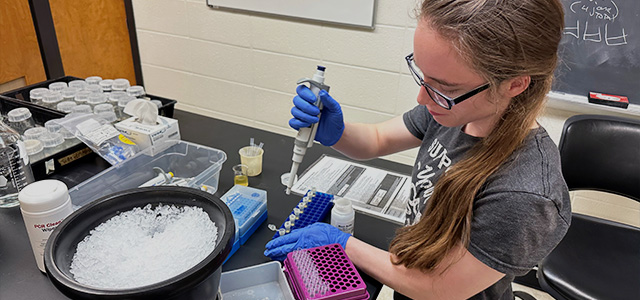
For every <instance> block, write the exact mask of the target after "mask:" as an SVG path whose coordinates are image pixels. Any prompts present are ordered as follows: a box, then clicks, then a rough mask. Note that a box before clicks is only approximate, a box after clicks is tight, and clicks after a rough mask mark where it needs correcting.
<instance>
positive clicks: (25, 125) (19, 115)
mask: <svg viewBox="0 0 640 300" xmlns="http://www.w3.org/2000/svg"><path fill="white" fill-rule="evenodd" d="M7 120H8V121H9V126H11V128H13V129H14V130H15V131H16V132H18V133H19V134H23V133H24V132H25V130H27V129H29V128H33V127H35V126H36V123H35V122H33V118H32V117H31V111H29V109H28V108H26V107H19V108H14V109H12V110H10V111H9V113H8V114H7Z"/></svg>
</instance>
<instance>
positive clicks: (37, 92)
mask: <svg viewBox="0 0 640 300" xmlns="http://www.w3.org/2000/svg"><path fill="white" fill-rule="evenodd" d="M48 92H49V89H48V88H35V89H32V90H30V91H29V99H31V100H32V101H33V100H41V99H42V97H43V96H44V94H46V93H48Z"/></svg>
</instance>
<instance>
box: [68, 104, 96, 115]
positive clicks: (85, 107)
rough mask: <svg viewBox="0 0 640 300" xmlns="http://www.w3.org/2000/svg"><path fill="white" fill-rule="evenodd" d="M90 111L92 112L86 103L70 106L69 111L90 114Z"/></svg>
mask: <svg viewBox="0 0 640 300" xmlns="http://www.w3.org/2000/svg"><path fill="white" fill-rule="evenodd" d="M92 112H93V109H91V106H90V105H87V104H80V105H76V106H74V107H73V108H71V113H83V114H90V113H92Z"/></svg>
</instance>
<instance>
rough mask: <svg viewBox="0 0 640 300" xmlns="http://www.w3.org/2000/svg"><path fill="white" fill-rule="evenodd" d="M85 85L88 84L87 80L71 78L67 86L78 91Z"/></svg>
mask: <svg viewBox="0 0 640 300" xmlns="http://www.w3.org/2000/svg"><path fill="white" fill-rule="evenodd" d="M87 85H88V84H87V82H86V81H84V80H73V81H71V82H69V87H71V88H76V89H78V91H82V90H84V88H85V87H86V86H87Z"/></svg>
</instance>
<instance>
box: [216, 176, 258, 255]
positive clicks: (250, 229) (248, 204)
mask: <svg viewBox="0 0 640 300" xmlns="http://www.w3.org/2000/svg"><path fill="white" fill-rule="evenodd" d="M221 199H222V201H223V202H224V203H226V204H227V206H229V210H231V214H232V215H233V219H234V220H235V221H236V227H237V228H239V236H240V244H241V245H244V243H246V242H247V240H248V239H249V237H250V236H251V235H252V234H253V233H254V232H255V231H256V229H257V228H258V227H260V224H262V223H263V222H264V221H265V220H266V219H267V192H266V191H264V190H260V189H256V188H252V187H247V186H242V185H234V186H233V187H232V188H231V189H229V191H227V192H226V193H225V194H224V195H222V198H221Z"/></svg>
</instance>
